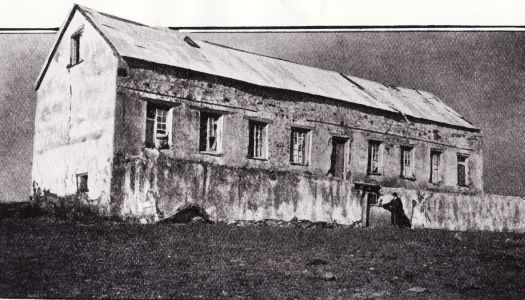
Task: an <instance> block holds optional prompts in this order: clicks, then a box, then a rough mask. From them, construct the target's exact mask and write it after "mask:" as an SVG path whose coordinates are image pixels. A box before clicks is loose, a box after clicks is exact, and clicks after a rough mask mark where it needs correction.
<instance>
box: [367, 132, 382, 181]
mask: <svg viewBox="0 0 525 300" xmlns="http://www.w3.org/2000/svg"><path fill="white" fill-rule="evenodd" d="M374 146H377V155H376V157H377V161H376V162H375V163H376V164H377V169H376V170H375V171H373V163H374V159H373V157H374V156H373V149H374ZM382 152H383V141H378V140H369V141H368V157H367V174H368V175H382V174H383V153H382Z"/></svg>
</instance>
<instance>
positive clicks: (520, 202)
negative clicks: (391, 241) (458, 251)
mask: <svg viewBox="0 0 525 300" xmlns="http://www.w3.org/2000/svg"><path fill="white" fill-rule="evenodd" d="M381 192H382V194H383V195H382V196H381V197H380V201H381V200H382V201H383V203H386V202H388V201H390V200H391V199H392V198H393V196H392V193H393V192H397V193H398V194H399V196H400V198H401V199H402V201H403V208H404V210H405V213H406V215H407V216H408V218H409V219H412V228H430V229H446V230H457V231H471V230H472V231H477V230H486V231H513V232H525V199H523V198H520V197H513V196H501V195H492V194H478V195H467V194H457V193H439V192H431V191H418V190H407V189H402V188H383V189H382V190H381ZM379 210H380V209H379V208H378V209H377V210H376V211H375V216H374V217H375V218H376V220H377V223H379V224H384V221H383V220H384V219H385V215H388V213H387V212H386V213H385V211H384V210H383V211H379Z"/></svg>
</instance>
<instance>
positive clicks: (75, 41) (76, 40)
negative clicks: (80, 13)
mask: <svg viewBox="0 0 525 300" xmlns="http://www.w3.org/2000/svg"><path fill="white" fill-rule="evenodd" d="M81 36H82V29H81V30H78V31H77V32H76V33H74V34H73V35H72V36H71V60H70V65H71V66H74V65H76V64H79V63H80V62H81V59H80V38H81Z"/></svg>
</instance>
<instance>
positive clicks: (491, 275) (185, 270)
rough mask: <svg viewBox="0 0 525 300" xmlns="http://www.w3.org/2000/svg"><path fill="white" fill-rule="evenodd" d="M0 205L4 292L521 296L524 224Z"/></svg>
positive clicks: (524, 291) (524, 287)
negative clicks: (520, 228)
mask: <svg viewBox="0 0 525 300" xmlns="http://www.w3.org/2000/svg"><path fill="white" fill-rule="evenodd" d="M28 215H29V216H28V217H23V218H21V217H20V216H19V215H17V214H3V215H0V266H1V267H0V297H9V298H13V297H33V298H123V299H124V298H178V299H181V298H182V299H349V298H350V299H370V298H376V299H377V298H388V299H390V298H423V299H429V298H430V299H442V298H447V299H450V298H505V299H508V298H514V299H523V298H524V297H525V271H524V270H525V235H523V234H512V233H488V232H481V233H480V232H468V233H456V232H448V231H438V230H400V229H396V228H387V229H359V228H344V227H340V228H301V227H274V226H235V225H227V224H200V223H193V224H186V225H181V224H156V225H151V224H150V225H140V224H125V223H118V222H91V223H82V222H62V221H60V220H57V219H52V218H48V217H45V216H42V215H38V214H35V215H32V214H28Z"/></svg>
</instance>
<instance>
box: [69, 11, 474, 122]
mask: <svg viewBox="0 0 525 300" xmlns="http://www.w3.org/2000/svg"><path fill="white" fill-rule="evenodd" d="M79 8H80V9H81V10H82V11H83V12H84V13H85V15H86V16H87V17H88V18H89V19H91V21H92V22H93V23H94V25H95V26H96V27H97V28H98V30H99V31H100V32H101V33H102V34H103V35H104V36H105V38H106V39H107V40H108V41H109V43H110V44H112V46H113V47H114V48H115V50H116V51H117V52H118V53H119V55H121V56H122V57H130V58H136V59H140V60H144V61H149V62H153V63H159V64H164V65H170V66H176V67H179V68H184V69H188V70H193V71H197V72H202V73H206V74H212V75H217V76H221V77H226V78H231V79H235V80H239V81H243V82H247V83H251V84H256V85H259V86H265V87H271V88H277V89H283V90H290V91H297V92H302V93H307V94H312V95H318V96H323V97H328V98H332V99H336V100H341V101H345V102H349V103H353V104H358V105H364V106H368V107H373V108H376V109H380V110H384V111H389V112H399V113H402V114H404V115H407V116H411V117H415V118H420V119H426V120H430V121H435V122H439V123H444V124H449V125H454V126H460V127H464V128H469V129H476V128H475V127H474V126H473V125H472V124H470V123H469V122H467V121H466V120H465V119H463V117H462V116H461V115H459V114H458V113H457V112H455V111H454V110H452V109H451V108H450V107H448V106H447V105H445V104H444V103H443V102H442V101H440V100H439V99H438V98H437V97H435V96H434V95H432V94H430V93H427V92H421V91H416V90H410V89H406V88H392V87H387V86H385V85H382V84H380V83H376V82H373V81H369V80H365V79H361V78H357V77H352V76H345V75H343V74H340V73H337V72H334V71H328V70H322V69H318V68H314V67H309V66H305V65H300V64H296V63H293V62H289V61H285V60H281V59H276V58H271V57H267V56H263V55H258V54H254V53H249V52H246V51H241V50H236V49H232V48H229V47H226V46H221V45H216V44H212V43H209V42H205V41H198V40H194V41H195V43H196V44H197V45H198V47H194V46H191V45H190V43H187V42H185V40H184V39H185V38H186V37H187V35H186V34H182V33H180V32H177V31H174V30H170V29H167V28H154V27H149V26H146V25H142V24H139V23H135V22H132V21H129V20H125V19H121V18H118V17H115V16H111V15H108V14H105V13H101V12H98V11H95V10H92V9H90V8H86V7H80V6H79Z"/></svg>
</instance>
